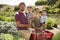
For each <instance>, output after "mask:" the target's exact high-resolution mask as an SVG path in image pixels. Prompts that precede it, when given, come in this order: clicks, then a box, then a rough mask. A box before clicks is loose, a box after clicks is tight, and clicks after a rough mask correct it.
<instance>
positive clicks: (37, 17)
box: [32, 8, 41, 29]
mask: <svg viewBox="0 0 60 40" xmlns="http://www.w3.org/2000/svg"><path fill="white" fill-rule="evenodd" d="M32 25H33V27H34V28H35V29H41V25H40V15H39V9H38V8H35V9H34V17H33V20H32Z"/></svg>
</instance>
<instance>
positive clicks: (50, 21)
mask: <svg viewBox="0 0 60 40" xmlns="http://www.w3.org/2000/svg"><path fill="white" fill-rule="evenodd" d="M54 24H56V19H54V18H50V17H49V18H48V19H47V27H46V28H47V29H52V27H53V26H54Z"/></svg>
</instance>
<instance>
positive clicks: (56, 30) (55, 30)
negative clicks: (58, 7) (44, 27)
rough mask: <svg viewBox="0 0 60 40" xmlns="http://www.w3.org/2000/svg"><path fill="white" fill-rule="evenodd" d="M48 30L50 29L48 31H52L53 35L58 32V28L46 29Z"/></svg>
mask: <svg viewBox="0 0 60 40" xmlns="http://www.w3.org/2000/svg"><path fill="white" fill-rule="evenodd" d="M48 31H50V32H52V33H54V35H56V34H57V33H59V32H60V29H58V28H53V30H48Z"/></svg>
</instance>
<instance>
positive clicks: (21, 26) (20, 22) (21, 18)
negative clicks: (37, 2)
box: [15, 2, 30, 40]
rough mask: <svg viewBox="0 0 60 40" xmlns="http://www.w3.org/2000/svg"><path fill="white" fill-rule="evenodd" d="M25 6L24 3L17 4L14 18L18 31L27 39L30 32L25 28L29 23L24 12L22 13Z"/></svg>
mask: <svg viewBox="0 0 60 40" xmlns="http://www.w3.org/2000/svg"><path fill="white" fill-rule="evenodd" d="M25 7H26V5H25V3H23V2H21V3H20V4H19V11H18V12H17V13H16V15H15V20H16V24H17V29H18V31H19V32H20V33H21V35H22V36H23V38H25V39H26V40H29V37H30V32H29V31H28V30H27V29H28V28H29V27H30V24H28V22H27V18H26V14H25V13H24V10H25Z"/></svg>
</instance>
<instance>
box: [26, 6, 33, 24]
mask: <svg viewBox="0 0 60 40" xmlns="http://www.w3.org/2000/svg"><path fill="white" fill-rule="evenodd" d="M26 16H27V20H28V23H29V24H31V20H32V18H33V13H32V7H31V6H28V7H27V12H26Z"/></svg>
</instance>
